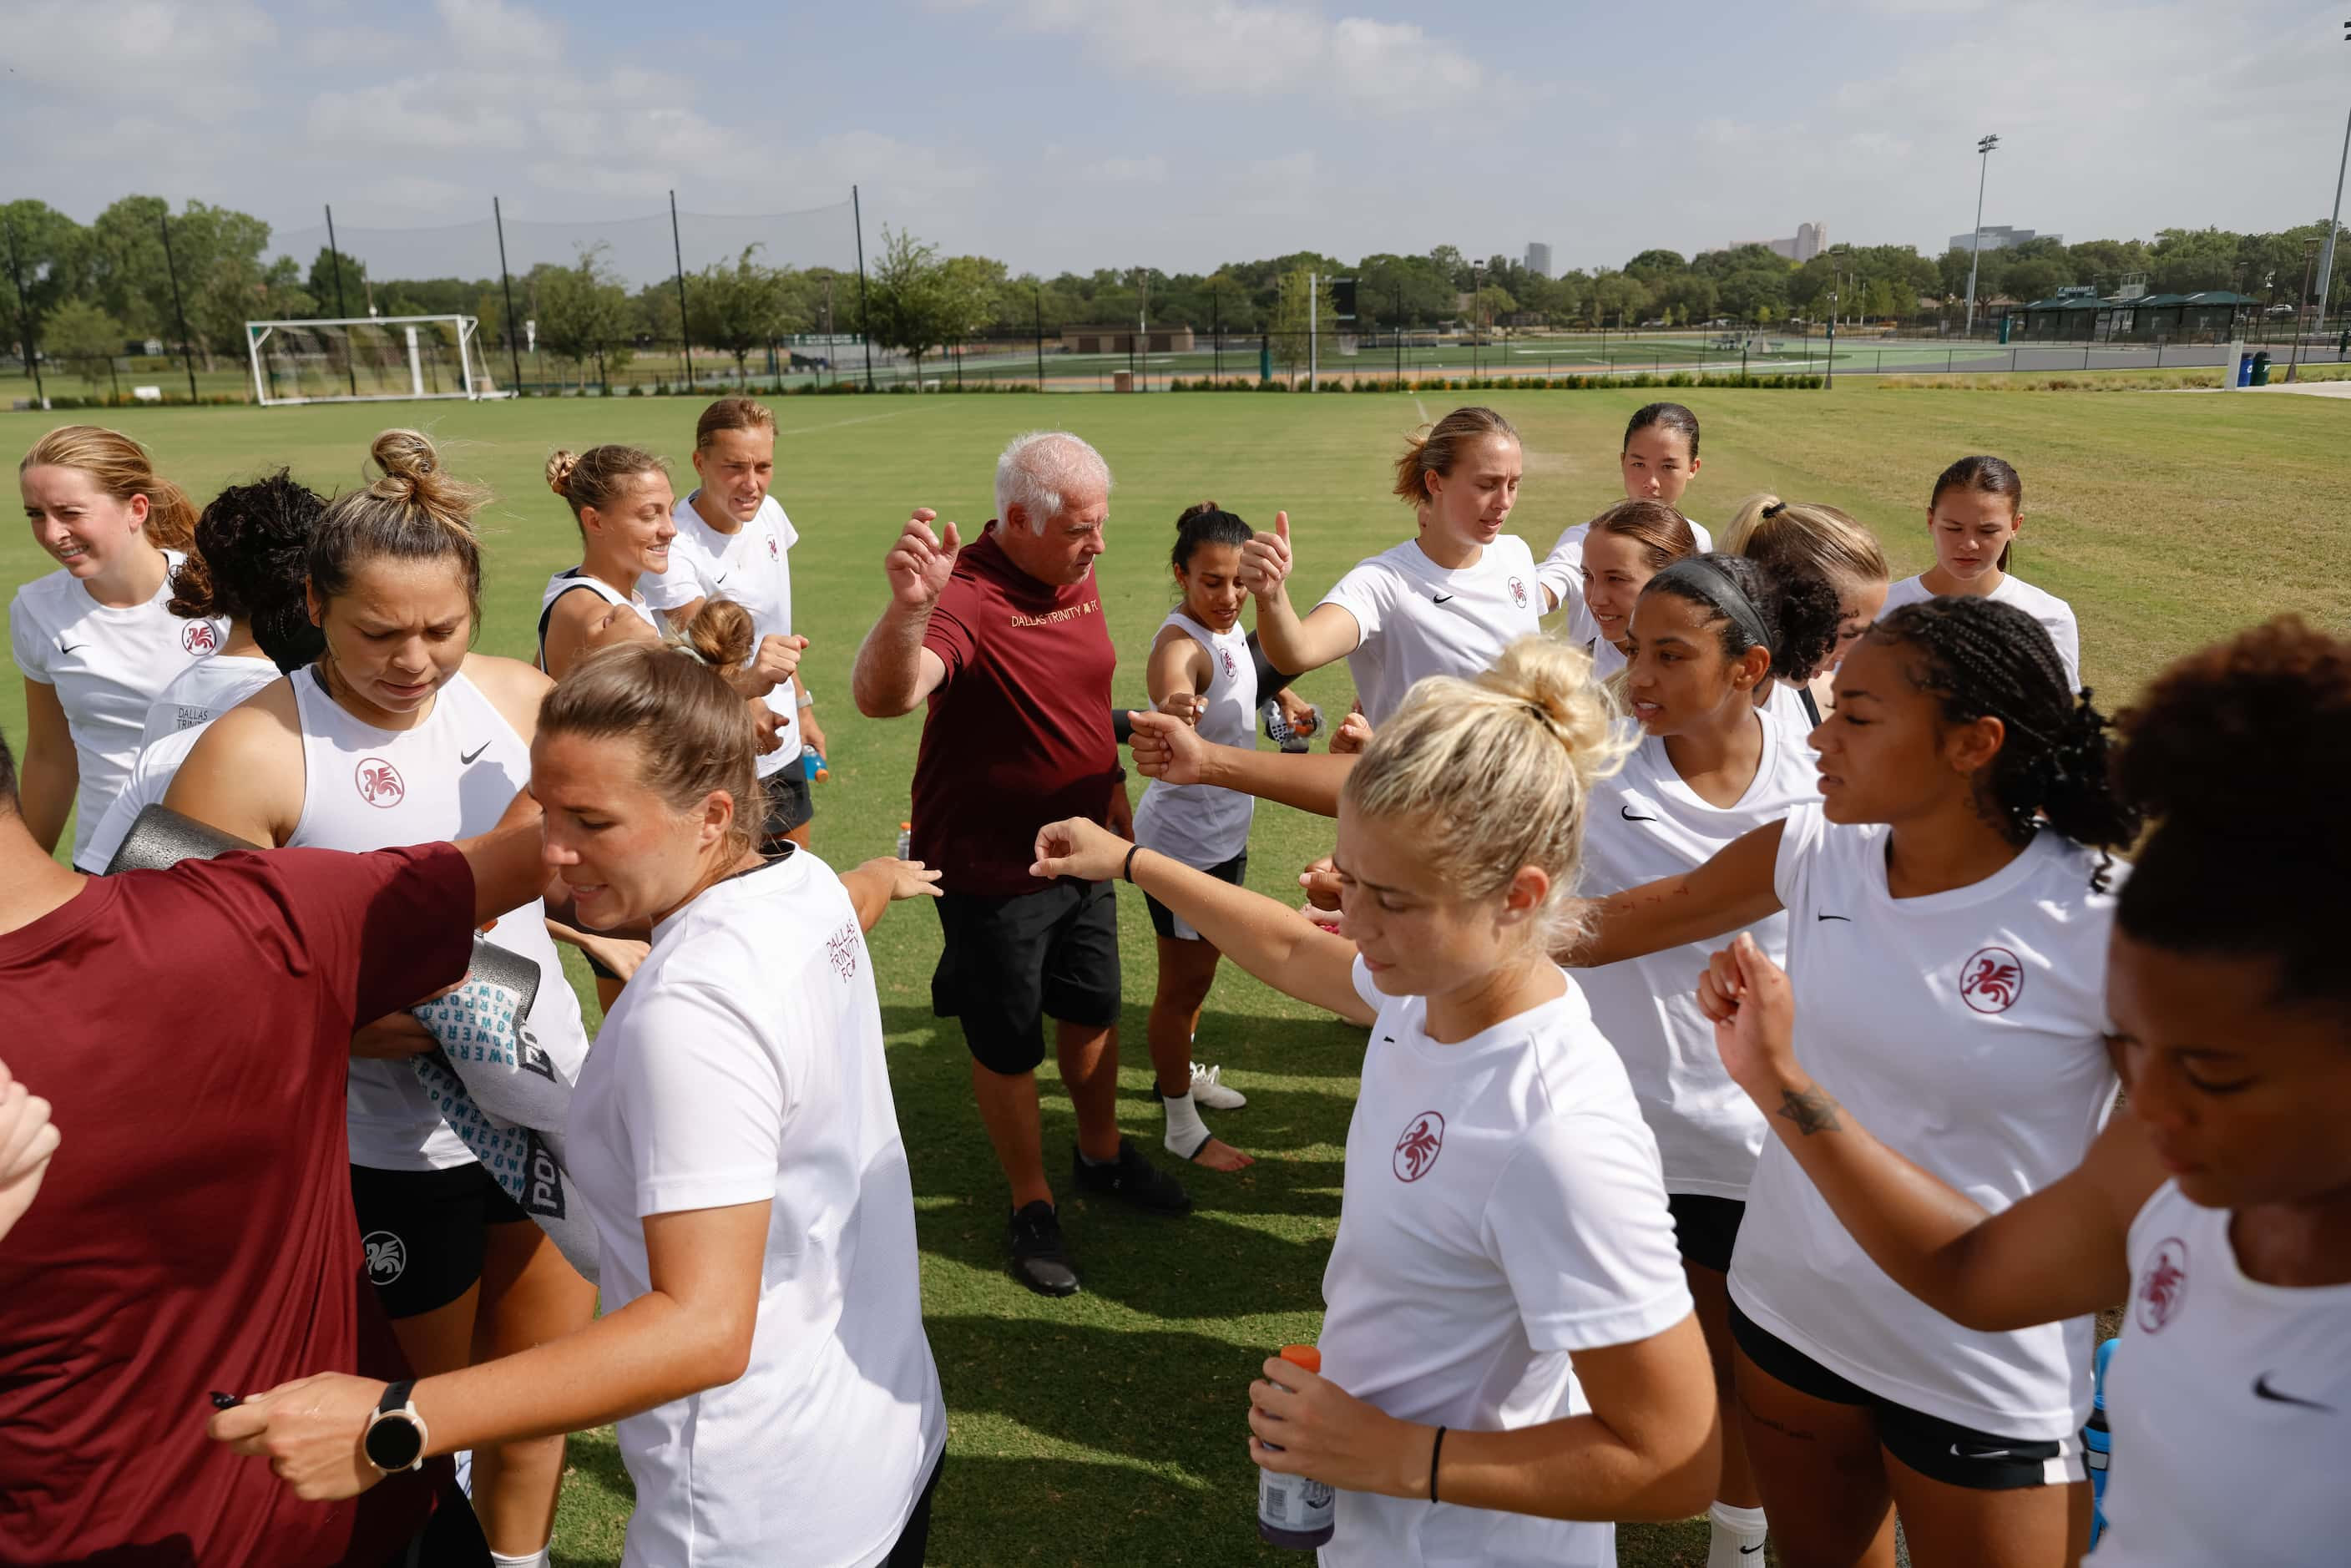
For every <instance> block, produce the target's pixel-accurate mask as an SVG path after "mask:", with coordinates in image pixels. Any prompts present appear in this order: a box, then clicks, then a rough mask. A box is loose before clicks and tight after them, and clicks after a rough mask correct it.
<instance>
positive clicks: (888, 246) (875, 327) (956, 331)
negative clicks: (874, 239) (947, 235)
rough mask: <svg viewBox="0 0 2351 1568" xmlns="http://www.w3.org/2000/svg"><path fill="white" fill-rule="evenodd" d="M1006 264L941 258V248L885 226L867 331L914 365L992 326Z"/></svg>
mask: <svg viewBox="0 0 2351 1568" xmlns="http://www.w3.org/2000/svg"><path fill="white" fill-rule="evenodd" d="M1003 278H1004V264H1003V263H1001V262H996V261H987V260H984V259H983V258H981V257H977V256H956V257H954V258H952V259H950V260H947V261H941V260H940V259H939V252H938V247H937V246H934V245H926V244H925V243H924V242H923V241H921V240H918V239H916V238H915V237H914V235H913V234H912V233H911V232H909V231H907V230H904V229H898V230H894V231H893V230H892V229H891V228H890V226H889V225H886V224H884V225H883V227H882V255H881V256H880V258H879V260H878V261H877V262H876V263H875V265H874V266H873V267H872V273H871V275H870V277H869V296H870V297H869V298H868V299H867V301H866V309H867V312H868V317H869V319H868V325H867V330H868V332H869V334H870V335H871V336H872V339H873V340H874V341H875V342H877V343H879V344H881V345H882V346H883V348H885V349H896V350H899V351H900V352H902V353H904V354H905V355H906V356H907V357H908V358H909V359H911V360H913V361H914V375H915V378H916V379H917V380H920V379H921V376H922V373H923V356H924V355H925V354H927V353H929V352H930V351H931V350H933V349H935V348H937V347H938V346H939V345H940V344H942V343H946V342H952V341H958V340H962V339H964V338H967V337H969V336H970V335H972V334H973V333H975V332H977V331H978V330H979V329H981V328H983V327H985V326H986V325H987V319H988V317H989V315H990V314H991V312H992V311H993V309H994V308H995V293H996V290H997V289H998V287H1000V285H1001V284H1002V281H1003Z"/></svg>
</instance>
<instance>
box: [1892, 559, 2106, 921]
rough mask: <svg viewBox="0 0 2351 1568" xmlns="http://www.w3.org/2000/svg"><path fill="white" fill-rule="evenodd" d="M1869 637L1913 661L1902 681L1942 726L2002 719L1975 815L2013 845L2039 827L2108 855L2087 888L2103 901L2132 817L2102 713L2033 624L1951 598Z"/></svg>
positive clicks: (1897, 615) (1913, 609) (1994, 605)
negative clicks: (2114, 770) (2117, 780)
mask: <svg viewBox="0 0 2351 1568" xmlns="http://www.w3.org/2000/svg"><path fill="white" fill-rule="evenodd" d="M1867 636H1868V638H1869V640H1870V641H1871V642H1873V643H1880V644H1882V645H1886V646H1889V647H1895V648H1898V649H1900V650H1901V651H1903V652H1905V653H1908V654H1910V655H1911V657H1910V658H1909V660H1908V661H1907V665H1906V673H1907V675H1908V678H1909V681H1910V684H1911V685H1912V686H1914V687H1916V688H1917V690H1919V691H1922V692H1925V693H1927V694H1928V695H1930V696H1933V697H1935V698H1937V699H1938V700H1939V701H1940V703H1941V704H1942V710H1943V719H1944V722H1945V723H1947V724H1953V725H1960V724H1972V723H1974V722H1975V721H1976V720H1977V719H1980V718H1996V719H1998V720H2000V721H2001V727H2003V729H2005V731H2006V732H2007V733H2006V737H2005V738H2004V739H2003V740H2002V741H2001V747H2000V751H1999V754H1998V755H1996V756H1995V757H1994V758H1992V759H1991V762H1990V763H1989V764H1987V765H1986V766H1985V768H1983V770H1982V771H1981V772H1980V774H1978V776H1977V779H1976V790H1977V799H1978V808H1979V810H1981V811H1982V812H1983V813H1984V815H1985V817H1986V818H1987V820H1989V821H1991V823H1992V824H1993V826H1995V827H1997V828H1998V829H1999V830H2000V831H2001V836H2003V837H2004V838H2006V839H2007V840H2008V841H2009V842H2011V843H2012V844H2023V843H2025V842H2027V841H2030V840H2031V839H2032V835H2033V834H2034V833H2035V832H2036V831H2039V829H2040V827H2041V825H2042V824H2043V822H2044V821H2045V822H2046V823H2047V824H2048V825H2049V826H2050V827H2052V828H2054V829H2055V830H2056V831H2059V832H2060V833H2063V834H2064V835H2065V837H2067V838H2069V839H2071V840H2073V841H2074V842H2075V843H2078V844H2086V845H2089V846H2091V847H2092V848H2095V849H2101V850H2105V851H2107V852H2108V853H2107V854H2105V855H2104V856H2101V857H2100V859H2099V862H2098V869H2097V872H2096V873H2095V875H2094V876H2093V877H2092V879H2091V885H2092V886H2093V887H2095V888H2096V889H2098V890H2099V891H2100V892H2104V891H2105V884H2106V872H2107V871H2108V869H2109V868H2110V867H2111V866H2112V865H2113V863H2114V857H2113V855H2112V853H2111V852H2112V851H2114V850H2116V849H2118V848H2121V847H2122V846H2124V845H2126V844H2128V843H2130V842H2131V841H2133V840H2135V839H2137V837H2138V829H2139V810H2138V808H2137V806H2136V805H2134V804H2133V803H2131V802H2130V801H2129V800H2126V799H2124V798H2123V797H2122V796H2121V795H2120V794H2118V793H2117V792H2116V789H2115V786H2114V781H2113V779H2112V777H2111V773H2110V764H2109V760H2108V758H2107V747H2106V735H2107V729H2108V725H2107V720H2106V716H2105V715H2104V714H2102V713H2100V712H2099V711H2098V710H2097V709H2096V708H2095V706H2092V705H2091V701H2090V692H2089V688H2088V687H2086V686H2085V687H2084V688H2083V689H2082V691H2081V693H2080V695H2078V696H2077V695H2074V692H2073V690H2072V688H2071V686H2070V685H2069V683H2068V682H2067V681H2066V678H2065V666H2064V663H2063V662H2062V661H2060V660H2059V658H2058V657H2057V646H2056V644H2055V643H2052V642H2051V641H2050V640H2049V633H2048V632H2046V631H2045V630H2043V627H2042V625H2041V622H2038V621H2035V620H2034V619H2033V618H2032V616H2030V615H2028V614H2026V613H2025V612H2023V611H2022V610H2019V609H2017V608H2016V607H2015V606H2014V605H2011V604H2002V603H2000V602H1998V601H1994V600H1990V599H1957V598H1948V597H1947V598H1939V599H1928V600H1925V601H1920V602H1918V603H1916V604H1906V605H1904V606H1902V607H1901V608H1900V609H1899V610H1896V611H1895V612H1893V613H1892V614H1890V615H1888V616H1886V618H1885V619H1884V620H1882V621H1880V622H1877V624H1876V625H1875V626H1873V627H1871V628H1870V630H1869V632H1868V633H1867Z"/></svg>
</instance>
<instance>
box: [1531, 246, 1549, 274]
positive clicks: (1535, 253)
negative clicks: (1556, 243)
mask: <svg viewBox="0 0 2351 1568" xmlns="http://www.w3.org/2000/svg"><path fill="white" fill-rule="evenodd" d="M1527 270H1528V271H1529V272H1531V273H1533V274H1535V275H1536V276H1537V277H1550V276H1551V246H1547V245H1545V244H1543V242H1542V241H1541V240H1539V239H1536V240H1529V241H1528V242H1527Z"/></svg>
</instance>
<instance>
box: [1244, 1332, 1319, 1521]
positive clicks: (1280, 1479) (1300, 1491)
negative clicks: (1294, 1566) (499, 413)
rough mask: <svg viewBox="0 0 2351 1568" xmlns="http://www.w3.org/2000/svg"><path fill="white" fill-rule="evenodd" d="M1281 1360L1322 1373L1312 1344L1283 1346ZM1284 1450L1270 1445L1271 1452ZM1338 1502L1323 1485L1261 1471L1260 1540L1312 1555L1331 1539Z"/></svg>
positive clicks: (1269, 1471)
mask: <svg viewBox="0 0 2351 1568" xmlns="http://www.w3.org/2000/svg"><path fill="white" fill-rule="evenodd" d="M1281 1359H1282V1360H1284V1361H1286V1362H1289V1363H1290V1364H1291V1365H1293V1366H1302V1367H1304V1368H1305V1369H1306V1370H1307V1371H1309V1372H1315V1373H1319V1372H1321V1371H1322V1352H1321V1351H1319V1350H1317V1349H1315V1348H1314V1347H1313V1346H1312V1345H1311V1344H1286V1345H1283V1346H1282V1347H1281ZM1259 1441H1263V1439H1262V1438H1260V1439H1259ZM1266 1447H1267V1448H1279V1447H1280V1445H1279V1444H1277V1443H1267V1444H1266ZM1335 1501H1336V1498H1335V1494H1333V1493H1332V1490H1331V1489H1330V1488H1329V1487H1327V1486H1324V1485H1323V1484H1322V1482H1321V1481H1317V1480H1309V1479H1307V1478H1306V1477H1304V1476H1284V1475H1276V1474H1275V1473H1274V1472H1273V1471H1271V1470H1268V1469H1260V1470H1259V1471H1258V1473H1257V1533H1258V1539H1259V1540H1260V1541H1263V1542H1266V1543H1267V1544H1269V1545H1272V1546H1288V1547H1291V1548H1294V1549H1296V1550H1298V1551H1301V1552H1311V1551H1313V1550H1314V1549H1315V1548H1316V1547H1318V1546H1322V1545H1323V1544H1324V1543H1326V1542H1329V1541H1330V1539H1331V1529H1332V1515H1333V1513H1334V1512H1335V1509H1334V1506H1333V1505H1334V1503H1335Z"/></svg>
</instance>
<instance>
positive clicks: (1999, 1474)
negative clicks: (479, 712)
mask: <svg viewBox="0 0 2351 1568" xmlns="http://www.w3.org/2000/svg"><path fill="white" fill-rule="evenodd" d="M1730 1337H1731V1338H1732V1339H1734V1340H1736V1341H1738V1343H1739V1348H1740V1350H1742V1351H1744V1352H1745V1353H1746V1354H1747V1359H1748V1360H1750V1361H1751V1362H1753V1363H1754V1364H1756V1366H1757V1367H1758V1368H1759V1369H1760V1370H1761V1371H1762V1372H1763V1373H1765V1374H1766V1375H1770V1376H1771V1377H1775V1378H1777V1379H1779V1380H1780V1381H1781V1382H1782V1383H1784V1384H1786V1385H1788V1386H1789V1387H1791V1388H1792V1389H1794V1390H1795V1391H1796V1392H1797V1393H1799V1394H1805V1395H1810V1396H1812V1397H1813V1398H1814V1399H1824V1400H1826V1401H1828V1402H1829V1403H1830V1404H1832V1405H1853V1406H1866V1407H1867V1408H1868V1409H1870V1410H1871V1411H1872V1412H1874V1413H1875V1414H1876V1416H1877V1440H1878V1442H1879V1443H1880V1444H1882V1445H1883V1446H1884V1447H1885V1448H1886V1452H1887V1453H1889V1454H1892V1455H1893V1456H1894V1457H1895V1458H1897V1459H1899V1460H1901V1461H1902V1462H1903V1463H1904V1464H1906V1465H1907V1466H1909V1467H1910V1468H1911V1469H1914V1470H1917V1472H1918V1473H1919V1474H1920V1475H1922V1476H1925V1477H1927V1478H1928V1479H1929V1480H1938V1481H1941V1482H1942V1483H1943V1484H1944V1485H1946V1486H1955V1487H1965V1488H1967V1489H1968V1490H1970V1491H2022V1490H2026V1489H2028V1488H2032V1487H2044V1486H2064V1485H2065V1484H2067V1483H2068V1482H2071V1481H2078V1480H2084V1479H2088V1476H2089V1471H2088V1470H2087V1469H2085V1468H2084V1466H2083V1462H2082V1440H2081V1439H2080V1438H2079V1437H2062V1438H2059V1439H2057V1440H2055V1441H2050V1440H2048V1439H2045V1438H2034V1437H2001V1436H2000V1435H1999V1434H1998V1433H1994V1432H1981V1431H1978V1430H1977V1429H1976V1428H1974V1427H1962V1426H1960V1425H1959V1423H1958V1422H1956V1421H1946V1420H1944V1419H1942V1417H1940V1416H1929V1415H1927V1414H1926V1413H1925V1412H1923V1411H1918V1410H1913V1409H1911V1408H1910V1407H1909V1406H1907V1405H1896V1403H1894V1401H1892V1400H1891V1399H1887V1398H1886V1397H1884V1396H1881V1395H1876V1394H1872V1393H1871V1392H1870V1391H1869V1390H1868V1389H1866V1388H1864V1387H1862V1386H1861V1385H1859V1384H1857V1383H1853V1382H1850V1381H1848V1380H1847V1379H1845V1378H1843V1377H1840V1376H1838V1375H1836V1374H1835V1373H1834V1372H1831V1371H1830V1370H1829V1369H1828V1368H1827V1367H1825V1366H1823V1365H1822V1364H1820V1363H1819V1362H1817V1361H1814V1360H1813V1358H1812V1357H1811V1356H1809V1355H1806V1354H1804V1353H1803V1352H1802V1351H1801V1350H1798V1349H1797V1348H1796V1347H1795V1346H1794V1345H1792V1344H1790V1343H1788V1342H1787V1341H1785V1340H1783V1339H1781V1338H1780V1337H1778V1336H1777V1335H1775V1334H1773V1333H1771V1331H1770V1330H1769V1329H1766V1328H1764V1327H1763V1326H1762V1325H1761V1324H1760V1323H1758V1322H1756V1321H1755V1320H1754V1319H1753V1318H1750V1317H1749V1316H1748V1315H1747V1314H1746V1313H1745V1312H1740V1310H1739V1303H1738V1302H1737V1301H1732V1302H1731V1303H1730Z"/></svg>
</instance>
